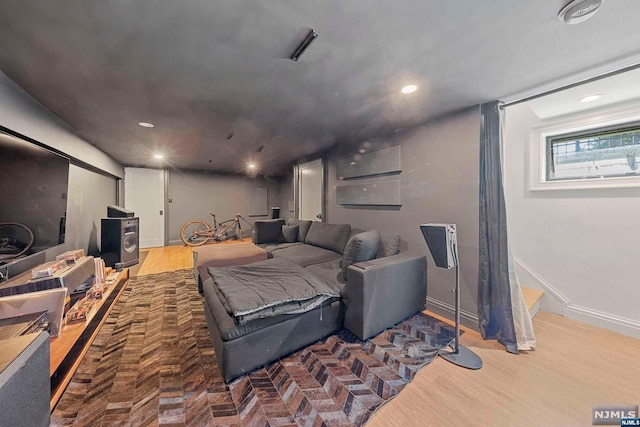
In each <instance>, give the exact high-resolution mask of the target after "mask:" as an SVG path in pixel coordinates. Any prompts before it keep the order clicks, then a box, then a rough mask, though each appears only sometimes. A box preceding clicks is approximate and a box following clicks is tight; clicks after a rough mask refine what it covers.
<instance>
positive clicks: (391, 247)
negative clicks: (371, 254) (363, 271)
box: [376, 233, 400, 258]
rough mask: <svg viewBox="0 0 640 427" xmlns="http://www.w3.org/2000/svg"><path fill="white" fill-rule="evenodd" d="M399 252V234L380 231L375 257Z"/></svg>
mask: <svg viewBox="0 0 640 427" xmlns="http://www.w3.org/2000/svg"><path fill="white" fill-rule="evenodd" d="M399 252H400V235H399V234H398V233H393V234H387V233H380V244H379V245H378V255H377V256H376V258H383V257H386V256H391V255H398V253H399Z"/></svg>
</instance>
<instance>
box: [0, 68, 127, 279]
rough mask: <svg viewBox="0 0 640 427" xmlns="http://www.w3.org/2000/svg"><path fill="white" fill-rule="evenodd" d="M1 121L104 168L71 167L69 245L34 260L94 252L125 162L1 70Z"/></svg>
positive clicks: (25, 263)
mask: <svg viewBox="0 0 640 427" xmlns="http://www.w3.org/2000/svg"><path fill="white" fill-rule="evenodd" d="M0 125H2V126H4V127H6V128H9V129H11V130H13V131H15V132H19V133H21V134H23V135H25V136H28V137H30V138H33V139H35V140H37V141H39V142H41V143H43V144H46V145H47V146H49V147H52V148H54V149H57V150H60V151H61V152H63V153H65V154H67V155H69V156H71V157H73V158H75V159H78V160H80V161H81V162H85V163H88V164H90V165H92V166H93V167H95V168H97V169H99V170H102V171H104V172H105V174H106V175H103V174H100V173H96V172H92V171H89V170H87V169H84V168H82V167H79V166H77V165H72V166H71V168H70V170H69V194H68V200H67V224H66V239H65V244H64V245H59V246H56V247H54V248H51V249H49V250H47V251H45V252H44V255H40V256H34V258H33V259H34V260H35V261H34V262H36V261H37V263H40V262H44V261H49V260H53V259H55V256H56V255H58V254H60V253H62V252H64V251H67V250H71V249H85V250H87V251H89V252H90V253H95V251H96V250H97V241H99V236H100V218H102V217H104V216H105V215H106V207H107V205H109V204H114V203H115V200H116V182H117V178H116V177H122V176H123V175H124V169H123V167H122V165H120V164H119V163H118V162H116V161H115V160H113V159H111V158H110V157H109V156H107V155H106V154H104V153H103V152H102V151H100V150H98V149H97V148H95V147H94V146H93V145H91V144H89V143H88V142H86V141H84V140H83V139H82V138H80V137H78V136H77V135H76V134H74V133H73V131H72V130H71V128H70V127H69V126H67V125H66V124H65V123H63V122H62V121H61V120H60V119H58V118H57V117H56V116H55V115H53V114H52V113H50V112H49V111H48V110H47V109H46V108H44V107H43V106H42V105H41V104H40V103H39V102H38V101H36V100H35V99H34V98H33V97H31V96H30V95H29V94H28V93H27V92H25V91H24V90H22V89H21V88H19V87H18V86H17V85H16V84H15V83H13V82H12V81H11V80H10V79H9V78H7V77H6V76H5V75H4V74H2V73H1V72H0ZM3 200H4V199H3ZM2 203H4V201H3V202H2ZM96 239H97V240H96ZM29 261H30V260H24V261H23V262H19V263H17V264H16V265H14V266H13V267H12V268H11V274H12V275H15V274H17V273H18V272H20V271H23V270H25V269H27V268H31V266H29V265H28V263H29Z"/></svg>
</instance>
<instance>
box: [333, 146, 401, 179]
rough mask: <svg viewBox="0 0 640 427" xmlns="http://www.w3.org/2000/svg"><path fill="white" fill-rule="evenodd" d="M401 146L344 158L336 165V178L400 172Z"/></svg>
mask: <svg viewBox="0 0 640 427" xmlns="http://www.w3.org/2000/svg"><path fill="white" fill-rule="evenodd" d="M401 148H402V147H401V146H396V147H390V148H385V149H384V150H378V151H373V152H371V153H366V154H356V155H354V156H345V157H343V158H341V159H340V160H339V161H338V162H337V164H336V178H337V179H350V178H360V177H364V176H373V175H387V174H392V173H400V172H402V157H401V151H400V150H401Z"/></svg>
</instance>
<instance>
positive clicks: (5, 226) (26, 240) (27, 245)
mask: <svg viewBox="0 0 640 427" xmlns="http://www.w3.org/2000/svg"><path fill="white" fill-rule="evenodd" d="M34 243H35V235H34V234H33V231H31V229H30V228H29V227H27V226H26V225H24V224H20V223H19V222H0V259H6V258H17V257H19V256H20V255H23V254H24V253H26V252H27V251H28V250H29V249H31V247H32V246H33V244H34Z"/></svg>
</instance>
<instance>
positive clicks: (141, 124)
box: [138, 122, 153, 128]
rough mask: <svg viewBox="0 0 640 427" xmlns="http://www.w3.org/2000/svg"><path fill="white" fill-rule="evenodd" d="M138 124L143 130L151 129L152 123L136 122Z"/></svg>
mask: <svg viewBox="0 0 640 427" xmlns="http://www.w3.org/2000/svg"><path fill="white" fill-rule="evenodd" d="M138 124H139V125H140V126H142V127H143V128H152V127H153V123H149V122H138Z"/></svg>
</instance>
